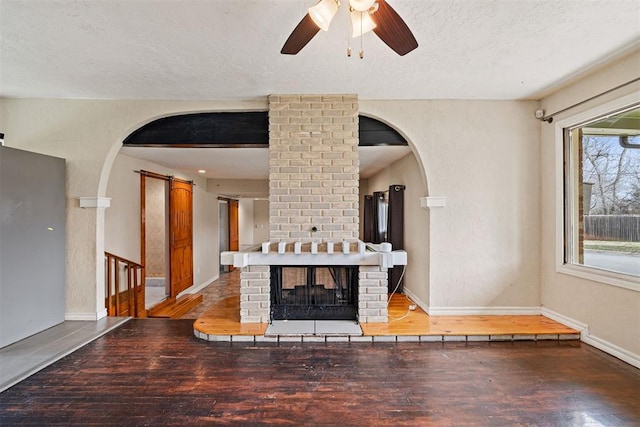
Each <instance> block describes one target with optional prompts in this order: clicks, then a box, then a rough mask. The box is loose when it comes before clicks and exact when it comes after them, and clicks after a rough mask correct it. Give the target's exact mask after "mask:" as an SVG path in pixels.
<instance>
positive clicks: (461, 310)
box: [427, 307, 540, 316]
mask: <svg viewBox="0 0 640 427" xmlns="http://www.w3.org/2000/svg"><path fill="white" fill-rule="evenodd" d="M427 313H428V314H429V316H507V315H512V316H535V315H539V314H540V307H429V311H427Z"/></svg>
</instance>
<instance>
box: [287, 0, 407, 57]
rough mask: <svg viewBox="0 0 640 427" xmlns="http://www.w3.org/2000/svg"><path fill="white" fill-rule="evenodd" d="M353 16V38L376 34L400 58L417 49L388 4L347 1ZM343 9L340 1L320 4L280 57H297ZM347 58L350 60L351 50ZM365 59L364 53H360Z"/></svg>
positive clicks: (327, 0)
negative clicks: (371, 33) (339, 10)
mask: <svg viewBox="0 0 640 427" xmlns="http://www.w3.org/2000/svg"><path fill="white" fill-rule="evenodd" d="M346 1H347V3H348V6H349V12H350V15H351V23H352V27H353V34H352V35H353V37H358V36H362V34H365V33H366V32H369V31H373V32H374V33H375V34H376V35H377V36H378V37H379V38H380V39H381V40H382V41H383V42H385V43H386V44H387V46H389V47H390V48H391V49H393V50H394V51H395V52H396V53H397V54H398V55H400V56H404V55H406V54H407V53H409V52H411V51H412V50H414V49H415V48H417V47H418V42H417V41H416V38H415V37H414V36H413V33H411V30H410V29H409V27H408V26H407V24H406V23H405V22H404V21H403V19H402V18H401V17H400V15H398V13H397V12H396V11H395V10H394V9H393V8H392V7H391V6H390V5H389V3H387V1H386V0H346ZM339 7H340V1H339V0H320V1H319V2H318V3H317V4H316V5H315V6H313V7H311V8H309V12H308V13H307V14H306V15H305V16H304V18H302V21H300V23H299V24H298V25H297V26H296V28H295V29H294V30H293V32H292V33H291V35H290V36H289V38H288V39H287V41H286V42H285V43H284V46H283V47H282V50H281V51H280V53H282V54H285V55H295V54H297V53H298V52H300V51H301V50H302V48H303V47H305V46H306V45H307V43H309V42H310V41H311V39H312V38H313V37H314V36H315V35H316V34H317V33H318V32H319V31H320V30H321V29H322V30H324V31H327V30H328V29H329V24H330V23H331V20H332V19H333V17H334V16H335V14H336V13H337V11H338V8H339ZM347 52H348V53H347V55H349V56H351V50H350V48H349V49H348V50H347ZM360 57H361V58H362V50H361V51H360Z"/></svg>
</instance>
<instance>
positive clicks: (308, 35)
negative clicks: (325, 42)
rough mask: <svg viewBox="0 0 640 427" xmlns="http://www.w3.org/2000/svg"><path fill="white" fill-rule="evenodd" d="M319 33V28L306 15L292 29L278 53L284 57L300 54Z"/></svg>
mask: <svg viewBox="0 0 640 427" xmlns="http://www.w3.org/2000/svg"><path fill="white" fill-rule="evenodd" d="M318 31H320V28H319V27H318V26H317V25H316V24H315V23H314V22H313V20H312V19H311V17H310V16H309V14H308V13H307V14H306V15H305V16H304V18H302V21H300V23H299V24H298V25H297V26H296V28H294V29H293V32H292V33H291V35H290V36H289V38H288V39H287V41H286V42H284V46H282V50H281V51H280V53H282V54H285V55H295V54H296V53H298V52H300V51H301V50H302V48H303V47H305V46H306V45H307V43H309V42H310V41H311V39H312V38H313V36H315V35H316V34H318Z"/></svg>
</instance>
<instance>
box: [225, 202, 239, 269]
mask: <svg viewBox="0 0 640 427" xmlns="http://www.w3.org/2000/svg"><path fill="white" fill-rule="evenodd" d="M228 206H229V250H230V251H237V250H240V244H239V241H240V237H239V234H240V233H239V231H238V230H239V226H238V201H237V200H229V204H228ZM233 269H234V268H233V266H231V267H229V271H233Z"/></svg>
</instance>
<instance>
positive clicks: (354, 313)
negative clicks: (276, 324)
mask: <svg viewBox="0 0 640 427" xmlns="http://www.w3.org/2000/svg"><path fill="white" fill-rule="evenodd" d="M271 320H358V266H352V265H348V266H300V267H298V266H277V265H272V266H271Z"/></svg>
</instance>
